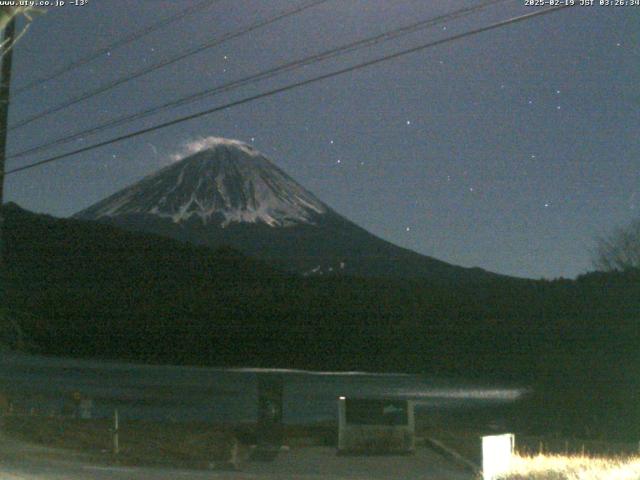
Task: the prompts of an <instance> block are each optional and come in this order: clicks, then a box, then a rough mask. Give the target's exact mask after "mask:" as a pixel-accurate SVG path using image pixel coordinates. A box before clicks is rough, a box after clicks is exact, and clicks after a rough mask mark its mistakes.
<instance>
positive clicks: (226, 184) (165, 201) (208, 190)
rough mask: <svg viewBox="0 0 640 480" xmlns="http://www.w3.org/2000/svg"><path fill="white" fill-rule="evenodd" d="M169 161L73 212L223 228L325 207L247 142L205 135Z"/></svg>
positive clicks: (288, 218) (273, 222)
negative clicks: (150, 217)
mask: <svg viewBox="0 0 640 480" xmlns="http://www.w3.org/2000/svg"><path fill="white" fill-rule="evenodd" d="M174 160H176V161H175V162H174V163H173V164H171V165H169V166H167V167H165V168H163V169H161V170H159V171H158V172H155V173H153V174H151V175H149V176H147V177H145V178H143V179H142V180H141V181H139V182H137V183H135V184H133V185H131V186H130V187H127V188H125V189H124V190H121V191H119V192H117V193H115V194H114V195H112V196H110V197H108V198H106V199H105V200H103V201H101V202H99V203H97V204H95V205H93V206H91V207H89V208H88V209H86V210H83V211H82V212H79V213H78V214H77V215H76V216H77V217H79V218H87V219H88V218H90V219H99V218H104V217H118V216H129V215H153V216H156V217H161V218H167V219H171V220H172V221H173V222H174V223H182V222H185V221H187V220H189V219H192V218H195V219H200V220H201V221H202V222H203V223H205V224H208V223H213V224H217V225H219V226H222V227H226V226H228V225H229V224H231V223H263V224H266V225H269V226H270V227H289V226H293V225H297V224H305V223H308V224H314V223H315V219H316V217H317V216H318V215H322V214H324V213H326V212H327V211H328V210H329V208H328V207H327V206H326V205H324V204H323V203H322V202H321V201H320V200H318V198H316V197H315V196H314V195H313V194H312V193H310V192H309V191H307V190H305V189H304V188H303V187H302V186H300V185H299V184H298V183H297V182H296V181H295V180H293V179H292V178H291V177H289V176H288V175H287V174H286V173H284V172H283V171H282V170H280V169H279V168H278V167H276V166H275V165H274V164H273V163H272V162H271V161H270V160H269V159H267V158H266V157H265V156H264V155H262V154H261V153H260V152H259V151H257V150H256V149H255V148H253V147H252V146H251V145H248V144H246V143H243V142H240V141H238V140H229V139H226V138H218V137H208V138H205V139H202V140H198V141H196V142H193V143H191V144H189V145H188V147H187V152H186V154H183V155H180V156H177V157H175V158H174Z"/></svg>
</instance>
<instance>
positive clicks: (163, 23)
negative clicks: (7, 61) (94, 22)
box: [13, 0, 220, 95]
mask: <svg viewBox="0 0 640 480" xmlns="http://www.w3.org/2000/svg"><path fill="white" fill-rule="evenodd" d="M219 2H220V0H204V1H201V2H198V3H196V4H195V5H192V6H191V7H188V8H185V9H184V10H181V11H180V12H178V13H177V14H175V15H172V16H170V17H166V18H163V19H162V20H160V21H158V22H156V23H153V24H151V25H149V26H147V27H146V28H144V29H142V30H140V31H138V32H134V33H132V34H130V35H128V36H126V37H124V38H121V39H119V40H116V41H115V42H113V43H111V44H109V45H107V46H106V47H103V48H101V49H99V50H96V51H95V52H92V53H90V54H88V55H86V56H84V57H81V58H79V59H78V60H75V61H73V62H71V63H69V64H67V65H65V66H63V67H61V68H59V69H58V70H55V71H53V72H52V73H50V74H48V75H45V76H43V77H40V78H37V79H35V80H33V81H31V82H29V83H27V84H25V85H23V86H20V87H18V88H16V89H15V91H14V92H13V94H14V95H20V94H21V93H24V92H27V91H29V90H32V89H34V88H36V87H39V86H41V85H43V84H45V83H47V82H50V81H51V80H54V79H56V78H58V77H59V76H61V75H64V74H65V73H67V72H70V71H72V70H75V69H76V68H80V67H82V66H84V65H86V64H88V63H91V62H93V61H94V60H96V59H97V58H100V57H101V56H103V55H105V54H107V53H109V52H111V51H113V50H116V49H118V48H120V47H124V46H125V45H128V44H130V43H133V42H135V41H136V40H139V39H141V38H143V37H145V36H147V35H149V34H151V33H153V32H155V31H156V30H159V29H161V28H164V27H167V26H169V25H171V24H172V23H174V22H177V21H179V20H182V19H183V18H185V17H187V16H189V15H191V14H193V13H195V12H198V11H202V10H203V9H205V8H208V7H210V6H212V5H214V4H216V3H219Z"/></svg>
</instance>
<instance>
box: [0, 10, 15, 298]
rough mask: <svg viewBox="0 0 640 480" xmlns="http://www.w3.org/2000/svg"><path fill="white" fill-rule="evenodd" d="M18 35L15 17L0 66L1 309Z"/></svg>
mask: <svg viewBox="0 0 640 480" xmlns="http://www.w3.org/2000/svg"><path fill="white" fill-rule="evenodd" d="M15 34H16V20H15V17H13V18H12V19H11V20H9V23H7V26H6V27H5V29H4V36H3V45H4V46H5V48H7V49H8V50H7V51H6V52H5V54H4V55H3V56H2V65H1V66H0V75H1V77H0V309H2V308H3V307H4V306H5V284H6V283H5V282H6V278H5V275H6V268H7V265H6V260H5V249H4V214H3V212H2V205H3V202H4V170H5V169H4V163H5V157H6V154H7V130H8V127H9V93H10V91H9V89H10V88H11V63H12V61H13V48H12V47H13V43H14V41H15Z"/></svg>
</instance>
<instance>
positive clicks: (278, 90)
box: [5, 5, 571, 175]
mask: <svg viewBox="0 0 640 480" xmlns="http://www.w3.org/2000/svg"><path fill="white" fill-rule="evenodd" d="M569 7H571V5H560V6H556V7H551V8H546V9H543V10H538V11H535V12H531V13H528V14H525V15H520V16H517V17H512V18H510V19H507V20H503V21H500V22H496V23H493V24H491V25H488V26H485V27H480V28H477V29H474V30H470V31H467V32H464V33H460V34H458V35H453V36H451V37H447V38H444V39H440V40H435V41H432V42H428V43H425V44H422V45H418V46H415V47H411V48H408V49H405V50H401V51H399V52H395V53H392V54H388V55H385V56H382V57H379V58H376V59H374V60H368V61H366V62H362V63H358V64H356V65H352V66H350V67H346V68H342V69H340V70H336V71H333V72H330V73H325V74H323V75H319V76H316V77H312V78H309V79H306V80H302V81H299V82H295V83H291V84H289V85H286V86H284V87H279V88H275V89H273V90H269V91H267V92H263V93H260V94H257V95H252V96H249V97H245V98H243V99H240V100H236V101H233V102H230V103H227V104H225V105H221V106H218V107H214V108H210V109H208V110H204V111H201V112H198V113H194V114H191V115H187V116H184V117H180V118H177V119H174V120H171V121H168V122H164V123H160V124H158V125H155V126H153V127H149V128H145V129H142V130H137V131H135V132H131V133H128V134H125V135H121V136H119V137H115V138H112V139H110V140H105V141H103V142H99V143H96V144H93V145H89V146H86V147H83V148H79V149H77V150H73V151H71V152H67V153H63V154H60V155H55V156H53V157H49V158H46V159H43V160H40V161H38V162H34V163H31V164H29V165H24V166H22V167H17V168H14V169H11V170H8V171H7V172H6V174H5V175H11V174H14V173H18V172H22V171H26V170H30V169H32V168H36V167H39V166H41V165H45V164H48V163H52V162H56V161H59V160H62V159H64V158H68V157H71V156H74V155H78V154H80V153H84V152H87V151H90V150H95V149H96V148H100V147H104V146H106V145H111V144H114V143H118V142H122V141H124V140H128V139H130V138H134V137H138V136H140V135H144V134H146V133H150V132H153V131H157V130H160V129H163V128H167V127H170V126H173V125H177V124H179V123H183V122H186V121H189V120H193V119H196V118H200V117H203V116H205V115H211V114H213V113H216V112H219V111H222V110H227V109H229V108H232V107H236V106H239V105H244V104H246V103H249V102H253V101H256V100H259V99H262V98H266V97H271V96H273V95H277V94H279V93H283V92H287V91H290V90H293V89H296V88H300V87H303V86H306V85H310V84H313V83H317V82H321V81H323V80H327V79H329V78H334V77H337V76H339V75H343V74H345V73H349V72H354V71H357V70H360V69H363V68H367V67H370V66H373V65H378V64H380V63H382V62H386V61H389V60H393V59H396V58H400V57H403V56H406V55H409V54H412V53H416V52H419V51H422V50H425V49H427V48H432V47H435V46H438V45H442V44H445V43H449V42H452V41H456V40H460V39H462V38H465V37H469V36H472V35H477V34H479V33H483V32H487V31H490V30H494V29H497V28H501V27H504V26H507V25H511V24H514V23H519V22H523V21H525V20H529V19H531V18H534V17H539V16H541V15H546V14H549V13H552V12H556V11H559V10H562V9H565V8H569Z"/></svg>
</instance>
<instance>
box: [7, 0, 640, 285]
mask: <svg viewBox="0 0 640 480" xmlns="http://www.w3.org/2000/svg"><path fill="white" fill-rule="evenodd" d="M193 3H196V2H195V1H193V0H180V1H177V0H136V1H127V2H125V1H123V0H100V1H98V0H90V1H89V4H88V5H86V6H83V7H74V6H65V7H60V8H52V9H50V10H49V11H48V12H47V13H46V14H45V15H43V16H39V17H37V18H35V19H34V22H33V24H32V26H31V28H30V30H29V32H28V33H27V34H26V35H25V36H24V37H23V39H22V40H21V41H20V43H19V44H18V46H17V47H16V50H15V55H14V73H13V75H14V76H13V84H12V88H18V87H19V86H20V85H24V84H25V83H27V82H29V81H31V80H33V79H34V78H38V77H41V76H43V75H46V74H47V73H49V72H51V71H53V70H56V69H58V68H60V67H61V66H63V65H65V64H67V63H69V62H71V61H73V60H76V59H78V58H81V57H83V56H85V55H86V54H88V53H90V52H92V51H94V50H96V49H97V48H100V47H102V46H105V45H108V44H110V43H111V42H113V41H114V40H115V39H118V38H121V37H122V36H124V35H127V34H130V33H131V32H134V31H137V30H139V29H142V28H144V27H145V26H147V25H149V24H151V23H153V22H155V21H158V20H159V19H161V18H164V17H166V16H168V15H171V14H172V13H175V12H179V11H181V10H183V9H184V8H185V7H186V6H188V5H189V4H193ZM300 3H303V2H294V1H284V0H269V1H260V0H220V1H218V2H212V5H211V6H209V7H208V8H206V9H203V10H202V11H201V12H199V13H198V14H197V15H191V16H187V17H185V18H183V19H181V20H180V21H179V22H177V23H174V24H172V25H170V26H169V27H168V28H166V29H164V30H163V31H160V32H155V33H154V34H152V35H149V36H148V37H145V38H144V39H142V40H139V41H137V42H134V43H132V44H130V45H127V46H126V47H123V48H119V49H116V50H114V51H112V52H108V53H105V54H104V55H103V56H102V57H101V58H100V59H98V60H96V61H95V62H92V63H91V64H89V65H86V66H84V67H82V68H78V69H75V70H73V71H72V72H70V73H69V74H66V75H64V76H62V77H60V78H59V79H57V80H55V81H52V82H49V83H46V84H44V85H41V86H39V87H38V88H35V89H33V90H31V91H29V92H25V93H24V94H21V95H14V96H12V104H11V112H10V113H11V122H13V123H15V122H17V121H20V119H23V118H25V117H28V116H30V115H33V114H35V113H38V112H40V111H42V110H45V109H47V108H49V107H51V106H55V105H57V104H58V103H60V102H61V101H64V100H65V99H67V98H69V97H73V96H77V95H79V94H81V93H83V92H84V91H87V90H89V89H92V88H95V87H97V86H99V85H102V84H103V83H105V82H109V81H111V80H114V79H116V78H119V77H121V76H124V75H127V74H130V73H132V72H135V71H137V70H139V69H140V68H143V67H144V66H145V65H151V64H153V63H155V62H158V61H161V60H162V59H164V58H167V57H169V56H171V55H173V54H176V53H177V52H180V51H183V50H185V49H187V48H189V47H194V46H197V45H199V44H202V43H205V42H207V41H208V40H210V39H211V38H214V37H218V36H220V35H223V34H225V33H227V32H232V31H234V30H237V29H239V28H242V27H243V26H246V25H249V24H251V23H253V22H255V21H257V20H259V19H262V18H266V17H268V16H271V15H274V14H275V13H277V12H279V11H282V10H286V9H289V8H291V7H292V6H294V5H296V4H300ZM477 3H478V2H465V1H458V0H449V1H444V0H443V1H438V2H425V1H424V0H415V1H411V0H331V1H328V2H327V3H325V4H322V5H320V6H317V7H313V8H310V9H308V10H306V11H305V12H303V13H301V14H299V15H295V16H293V17H290V18H288V19H285V20H283V21H281V22H278V23H275V24H273V25H270V26H268V27H265V28H263V29H260V30H257V31H254V32H252V33H251V34H248V35H244V36H242V37H240V38H237V39H234V40H232V41H229V42H227V43H225V44H223V45H220V46H218V47H216V48H212V49H209V50H206V51H204V52H202V53H199V54H197V55H194V56H192V57H190V58H188V59H186V60H183V61H181V62H178V63H176V64H174V65H170V66H168V67H166V68H163V69H161V70H159V71H156V72H154V73H152V74H150V75H147V76H144V77H142V78H139V79H136V80H134V81H132V82H129V83H126V84H124V85H121V86H119V87H117V88H116V89H114V90H112V91H110V92H108V93H104V94H102V95H98V96H96V97H95V98H93V99H91V100H88V101H84V102H82V103H80V104H78V105H76V106H74V107H72V108H69V109H66V110H64V111H63V112H60V113H57V114H54V115H51V116H48V117H45V118H43V119H41V120H39V121H37V122H34V123H32V124H30V125H28V126H25V127H24V128H18V129H14V130H12V131H11V132H10V134H9V155H11V153H12V152H14V153H15V152H17V151H21V150H24V149H26V148H29V147H31V146H35V145H39V144H40V143H43V142H46V141H47V140H50V139H54V138H57V137H59V136H61V135H64V134H71V133H74V132H76V131H78V130H82V129H84V128H87V127H89V126H92V125H94V124H97V123H101V122H103V121H106V120H109V119H112V118H116V117H119V116H121V115H123V114H127V113H135V112H136V111H139V110H142V109H145V108H149V107H152V106H155V105H158V104H162V103H164V102H166V101H169V100H171V99H174V98H178V97H180V96H183V95H187V94H190V93H193V92H197V91H200V90H202V89H205V88H210V87H214V86H216V85H219V84H223V83H225V82H227V81H230V80H233V79H236V78H240V77H243V76H245V75H249V74H253V73H257V72H260V71H262V70H264V69H267V68H270V67H273V66H275V65H278V64H281V63H284V62H287V61H290V60H295V59H298V58H302V57H305V56H307V55H311V54H314V53H317V52H321V51H323V50H326V49H328V48H331V47H335V46H340V45H342V44H345V43H348V42H351V41H354V40H357V39H360V38H364V37H368V36H371V35H375V34H377V33H381V32H384V31H387V30H390V29H393V28H396V27H399V26H402V25H406V24H409V23H412V22H415V21H417V20H420V19H427V18H430V17H434V16H436V15H440V14H443V13H447V12H451V11H454V10H457V9H460V8H463V7H465V6H469V5H474V4H477ZM596 3H597V2H596ZM535 8H537V7H527V6H525V5H524V0H517V1H512V2H505V3H504V4H501V5H496V6H493V7H489V8H488V9H487V10H486V11H484V12H482V13H479V14H475V15H472V16H469V17H466V18H464V19H459V20H455V21H451V22H448V23H446V24H445V25H438V26H436V27H433V28H430V29H427V30H424V31H420V32H417V33H414V34H411V35H409V36H407V37H403V38H402V39H399V40H396V41H392V42H388V43H384V44H381V45H377V46H375V47H372V48H368V49H364V50H360V51H357V52H354V53H352V54H349V55H346V56H343V57H340V58H338V59H333V60H330V61H326V62H323V63H320V64H317V65H313V66H309V67H306V68H304V69H301V70H298V71H295V72H291V73H286V74H284V75H281V76H278V77H276V78H274V79H271V80H267V81H263V82H261V83H257V84H255V85H252V86H249V87H244V88H240V89H238V90H234V91H233V92H229V93H226V94H223V95H219V96H216V97H213V98H208V99H205V100H202V101H199V102H196V103H194V104H191V105H188V106H183V107H180V108H177V109H173V110H168V111H165V112H162V113H161V114H159V115H155V116H153V117H150V118H146V119H143V120H140V121H137V122H133V123H131V124H127V125H124V126H121V127H117V128H114V129H111V130H109V131H107V132H103V133H102V134H99V135H95V136H87V137H86V138H84V139H80V140H77V141H74V142H73V143H70V144H68V145H65V146H62V147H58V148H54V149H51V150H48V151H47V152H43V153H41V154H38V155H33V156H30V157H25V158H19V159H9V160H8V161H7V168H8V169H11V168H15V167H18V166H21V165H24V164H27V163H31V162H33V161H36V160H39V159H43V158H46V157H47V156H50V155H54V154H57V153H62V152H65V151H68V150H71V149H75V148H79V147H81V146H84V145H89V144H91V143H94V142H97V141H100V140H104V139H108V138H111V137H113V136H116V135H120V134H123V133H126V132H128V131H131V130H133V129H139V128H144V127H147V126H151V125H154V124H156V123H159V122H161V121H167V120H170V119H173V118H175V117H177V116H180V115H185V114H189V113H193V112H196V111H200V110H204V109H206V108H211V107H213V106H216V105H221V104H223V103H227V102H229V101H232V100H235V99H239V98H242V97H244V96H248V95H253V94H256V93H259V92H262V91H265V90H269V89H271V88H275V87H278V86H282V85H286V84H288V83H291V82H294V81H299V80H301V79H304V78H310V77H312V76H315V75H318V74H321V73H325V72H328V71H331V70H334V69H339V68H342V67H345V66H348V65H352V64H354V63H359V62H361V61H364V60H367V59H371V58H375V57H378V56H380V55H384V54H385V53H390V52H394V51H397V50H401V49H404V48H407V47H410V46H412V45H418V44H421V43H425V42H427V41H430V40H437V39H439V38H444V37H446V36H450V35H455V34H457V33H461V32H464V31H467V30H471V29H474V28H478V27H481V26H483V25H488V24H491V23H493V22H496V21H499V20H505V19H507V18H510V17H513V16H516V15H521V14H524V13H529V12H532V11H534V10H535ZM639 26H640V7H599V6H595V7H575V8H571V9H565V10H562V11H559V12H555V13H551V14H549V15H544V16H542V17H538V18H534V19H531V20H528V21H525V22H523V23H518V24H515V25H511V26H507V27H504V28H500V29H498V30H492V31H489V32H486V33H481V34H479V35H475V36H470V37H466V38H464V39H462V40H458V41H455V42H451V43H446V44H444V45H441V46H438V47H435V48H431V49H428V50H425V51H422V52H418V53H414V54H411V55H407V56H404V57H402V58H400V59H396V60H392V61H388V62H384V63H382V64H379V65H376V66H373V67H371V68H366V69H361V70H358V71H356V72H352V73H348V74H345V75H342V76H339V77H336V78H333V79H330V80H327V81H323V82H321V83H315V84H313V85H309V86H305V87H302V88H299V89H296V90H293V91H290V92H286V93H282V94H278V95H275V96H271V97H268V98H265V99H262V100H258V101H255V102H251V103H247V104H245V105H242V106H239V107H236V108H231V109H228V110H225V111H223V112H219V113H215V114H213V115H210V116H207V117H203V118H200V119H197V120H193V121H189V122H185V123H182V124H179V125H176V126H173V127H170V128H167V129H164V130H160V131H157V132H153V133H150V134H147V135H144V136H141V137H138V138H135V139H131V140H128V141H125V142H121V143H118V144H114V145H110V146H107V147H102V148H99V149H96V150H93V151H91V152H87V153H84V154H81V155H78V156H75V157H71V158H68V159H65V160H62V161H59V162H56V163H52V164H49V165H47V166H43V167H41V168H37V169H32V170H28V171H25V172H21V173H16V174H14V175H10V176H8V177H7V179H6V198H5V201H14V202H17V203H18V204H20V205H21V206H23V207H25V208H27V209H30V210H33V211H37V212H45V213H49V214H52V215H55V216H69V215H71V214H73V213H75V212H77V211H79V210H81V209H83V208H85V207H87V206H89V205H91V204H92V203H94V202H96V201H98V200H100V199H102V198H104V197H105V196H107V195H109V194H111V193H113V192H115V191H117V190H119V189H121V188H123V187H125V186H127V185H129V184H131V183H133V182H135V181H137V180H139V179H140V178H141V177H143V176H144V175H146V174H149V173H151V172H153V171H155V170H157V169H158V168H160V167H162V166H164V165H167V164H168V162H170V161H171V158H172V154H174V153H176V152H177V151H179V150H180V149H181V148H183V146H184V145H185V144H186V143H187V142H189V141H192V140H194V139H197V138H199V137H207V136H222V137H230V138H236V139H240V140H243V141H246V142H249V143H251V142H252V143H253V144H254V145H255V147H256V148H257V149H259V150H260V151H262V152H263V153H264V154H266V155H267V156H268V157H270V158H271V159H272V160H273V161H274V162H275V163H276V164H277V165H278V166H280V167H281V168H283V169H284V170H285V171H286V172H288V173H289V174H290V175H291V176H293V177H294V178H295V179H296V180H298V181H299V182H300V183H301V184H302V185H304V186H305V187H306V188H308V189H309V190H311V191H312V192H314V193H315V194H316V195H317V196H318V197H319V198H320V199H322V200H323V201H324V202H325V203H327V204H328V205H330V206H331V207H332V208H334V209H335V210H336V211H338V212H339V213H340V214H342V215H344V216H345V217H347V218H349V219H351V220H353V221H354V222H356V223H357V224H359V225H361V226H363V227H364V228H366V229H368V230H369V231H371V232H372V233H374V234H376V235H378V236H380V237H382V238H384V239H386V240H389V241H391V242H393V243H396V244H398V245H400V246H403V247H407V248H410V249H412V250H415V251H417V252H420V253H424V254H427V255H431V256H434V257H436V258H439V259H442V260H445V261H447V262H451V263H454V264H458V265H463V266H479V267H482V268H485V269H487V270H491V271H495V272H499V273H504V274H510V275H516V276H523V277H532V278H540V277H545V278H555V277H560V276H564V277H575V276H576V275H578V274H580V273H583V272H585V271H588V270H589V269H590V268H591V263H590V258H591V253H590V250H591V249H592V248H593V246H594V239H595V237H596V236H598V235H602V234H606V233H607V232H609V231H610V230H611V229H613V228H615V227H616V226H620V225H624V224H625V223H627V222H629V221H630V220H632V219H633V218H636V217H637V216H638V215H639V212H640V168H639V167H640V134H639V133H640V132H639V128H640V68H639V62H640V43H639V40H640V38H639V37H640V28H639ZM445 27H446V28H445Z"/></svg>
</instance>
